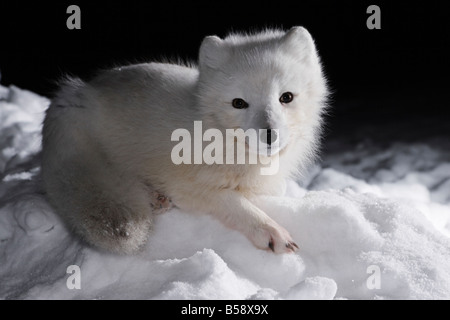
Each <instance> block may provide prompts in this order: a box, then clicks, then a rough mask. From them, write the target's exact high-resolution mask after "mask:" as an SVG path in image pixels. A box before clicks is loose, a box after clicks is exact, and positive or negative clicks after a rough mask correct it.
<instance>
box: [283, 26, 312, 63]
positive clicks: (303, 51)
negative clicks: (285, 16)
mask: <svg viewBox="0 0 450 320" xmlns="http://www.w3.org/2000/svg"><path fill="white" fill-rule="evenodd" d="M281 41H282V43H283V45H284V46H285V47H287V48H288V49H291V50H296V53H298V54H300V55H301V56H302V57H308V56H311V55H315V54H316V47H315V45H314V40H313V38H312V37H311V35H310V34H309V32H308V30H306V29H305V28H303V27H292V28H291V29H290V30H289V31H288V32H286V34H285V35H284V36H283V37H282V39H281Z"/></svg>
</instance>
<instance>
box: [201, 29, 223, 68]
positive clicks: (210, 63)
mask: <svg viewBox="0 0 450 320" xmlns="http://www.w3.org/2000/svg"><path fill="white" fill-rule="evenodd" d="M224 49H225V48H224V43H223V40H222V39H220V38H219V37H217V36H208V37H206V38H205V39H203V42H202V44H201V46H200V53H199V58H198V62H199V65H200V68H203V67H210V68H213V69H215V68H218V67H219V66H220V65H221V64H222V62H223V60H224V59H225V50H224Z"/></svg>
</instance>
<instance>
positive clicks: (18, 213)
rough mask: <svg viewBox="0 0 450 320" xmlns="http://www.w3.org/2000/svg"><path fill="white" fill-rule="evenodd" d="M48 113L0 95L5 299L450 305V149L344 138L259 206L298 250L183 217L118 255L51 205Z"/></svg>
mask: <svg viewBox="0 0 450 320" xmlns="http://www.w3.org/2000/svg"><path fill="white" fill-rule="evenodd" d="M48 104H49V100H48V99H46V98H43V97H40V96H38V95H36V94H34V93H32V92H29V91H25V90H21V89H19V88H17V87H14V86H11V87H9V88H6V87H2V86H0V298H3V299H134V298H138V299H450V148H449V146H448V145H447V146H445V145H444V143H440V144H439V143H435V144H433V143H400V142H397V143H396V142H395V141H391V142H390V143H389V144H388V145H386V146H384V147H381V146H379V145H377V144H372V143H370V141H366V142H361V143H360V144H357V145H352V146H349V145H348V144H346V143H345V142H344V141H339V140H338V141H335V142H334V145H335V148H331V149H332V150H334V151H330V152H328V153H326V154H324V155H323V158H322V161H321V162H319V164H318V165H317V166H315V167H314V168H312V169H311V171H310V174H309V175H308V176H307V177H304V179H303V180H302V182H301V185H300V184H299V183H297V182H294V181H290V182H289V183H288V189H287V193H286V195H285V196H283V197H266V198H263V199H261V206H262V209H264V210H265V211H266V212H267V213H268V214H269V215H270V216H272V217H273V218H274V219H275V220H276V221H278V222H279V223H280V224H281V225H282V226H284V227H285V228H286V229H287V230H288V231H289V232H290V233H291V235H292V236H293V238H294V240H295V241H296V243H297V244H298V245H299V246H300V250H299V251H298V253H296V254H284V255H275V254H273V253H271V252H267V251H262V250H258V249H256V248H254V247H253V246H252V245H251V244H250V242H249V241H248V240H247V239H246V238H245V237H244V236H243V235H241V234H240V233H238V232H236V231H233V230H230V229H227V228H226V227H224V226H223V225H222V224H221V223H220V222H218V221H216V220H215V219H213V218H212V217H209V216H192V215H189V214H187V213H185V212H182V211H180V210H178V209H176V208H175V209H172V210H170V211H169V212H167V213H165V214H163V215H160V216H158V217H157V219H156V222H155V225H154V230H153V232H152V233H151V234H150V235H149V241H148V245H147V246H146V248H145V249H144V250H143V251H142V252H141V253H139V254H137V255H133V256H118V255H113V254H108V253H104V252H100V251H97V250H95V249H93V248H90V247H87V246H86V245H85V244H83V243H82V242H81V241H79V240H78V239H77V238H76V237H75V236H74V235H73V234H72V233H70V232H69V231H68V230H67V229H66V227H65V225H64V224H63V223H62V221H61V220H60V218H59V217H58V215H57V214H56V213H55V212H54V210H53V209H52V208H51V207H50V205H49V204H48V202H47V200H46V198H45V193H44V191H43V190H42V186H41V182H40V178H39V170H40V162H39V151H40V148H41V145H40V144H41V143H40V139H41V136H40V130H41V123H42V120H43V118H44V114H45V109H46V108H47V107H48ZM443 141H445V140H443ZM336 146H337V147H336ZM339 146H341V147H339ZM331 149H330V150H331ZM73 266H78V267H79V269H78V270H75V271H74V269H73V268H74V267H73ZM78 280H80V281H79V282H77V281H78ZM76 283H78V284H79V285H80V289H76V288H73V287H74V285H75V284H76ZM70 288H72V289H70Z"/></svg>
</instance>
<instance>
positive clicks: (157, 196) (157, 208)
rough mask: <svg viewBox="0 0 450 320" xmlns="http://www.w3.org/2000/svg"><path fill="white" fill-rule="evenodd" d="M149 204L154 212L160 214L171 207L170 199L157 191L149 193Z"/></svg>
mask: <svg viewBox="0 0 450 320" xmlns="http://www.w3.org/2000/svg"><path fill="white" fill-rule="evenodd" d="M150 205H151V206H152V208H153V213H154V214H162V213H164V212H166V211H167V210H169V209H170V208H172V207H173V205H172V200H170V198H169V197H167V196H165V195H164V194H162V193H159V192H158V191H153V192H151V193H150Z"/></svg>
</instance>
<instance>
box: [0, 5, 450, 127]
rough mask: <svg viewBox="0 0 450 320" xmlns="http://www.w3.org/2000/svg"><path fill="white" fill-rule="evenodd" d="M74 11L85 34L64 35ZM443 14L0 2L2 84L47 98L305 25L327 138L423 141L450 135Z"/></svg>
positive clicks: (423, 8) (412, 8) (397, 8)
mask: <svg viewBox="0 0 450 320" xmlns="http://www.w3.org/2000/svg"><path fill="white" fill-rule="evenodd" d="M71 4H77V5H79V6H80V8H81V28H82V29H81V30H68V29H67V27H66V20H67V18H68V17H69V14H67V13H66V9H67V7H68V6H69V5H71ZM371 4H376V5H378V6H379V7H380V8H381V30H369V29H368V28H367V27H366V20H367V18H368V17H369V14H367V13H366V9H367V7H368V6H369V5H371ZM446 7H447V6H446V4H445V1H435V0H430V1H420V2H419V1H395V2H394V1H389V2H388V1H349V0H345V1H301V0H296V1H292V0H289V1H274V0H271V1H267V0H260V1H250V2H247V1H245V2H244V1H226V2H225V1H195V2H194V1H192V2H189V1H172V0H166V1H135V0H128V1H123V0H118V1H110V2H106V1H89V2H85V1H75V0H73V1H57V2H56V1H55V2H48V1H47V2H45V1H40V2H33V3H27V2H21V3H16V2H6V1H2V2H1V4H0V30H1V32H0V72H1V76H2V79H1V83H2V84H3V85H10V84H14V85H16V86H19V87H22V88H25V89H29V90H32V91H35V92H38V93H40V94H43V95H47V96H51V94H52V92H53V91H54V90H55V88H56V86H55V81H56V80H58V79H59V78H60V77H61V76H62V75H63V74H65V73H69V74H73V75H78V76H81V77H89V76H90V75H92V74H93V73H94V72H95V71H96V70H98V69H100V68H105V67H111V66H113V65H117V64H122V63H126V64H128V63H134V62H143V61H149V60H153V59H160V58H162V57H181V58H183V59H186V60H194V61H195V60H196V59H197V54H198V47H199V45H200V43H201V40H202V38H203V37H204V36H206V35H211V34H216V35H218V36H221V37H223V36H225V35H226V34H227V33H228V32H230V31H241V30H243V31H248V30H259V29H262V28H264V27H282V28H285V29H288V28H290V27H291V26H295V25H302V26H304V27H306V28H307V29H308V30H309V31H310V33H311V34H312V35H313V37H314V38H315V40H316V45H317V48H318V50H319V53H320V55H321V57H322V61H323V63H324V67H325V72H326V75H327V78H328V80H329V84H330V87H331V89H332V91H333V95H332V98H331V101H330V102H331V105H332V108H331V112H330V116H329V120H328V123H329V128H331V130H338V129H350V130H351V128H352V127H353V126H355V127H356V126H361V125H372V126H378V128H379V129H380V130H382V129H383V126H384V125H386V124H387V123H395V122H397V121H403V122H404V121H410V122H411V123H417V130H416V131H417V132H418V133H420V132H424V131H430V132H434V133H443V132H446V133H447V132H448V131H446V130H447V129H448V127H449V126H450V123H449V119H450V110H449V109H450V108H449V107H448V99H447V95H448V93H449V90H448V87H449V81H448V80H447V79H448V59H449V53H450V52H449V49H448V47H449V45H450V42H449V31H450V27H449V24H450V22H449V20H450V19H449V18H448V17H449V15H450V12H449V11H448V10H447V9H446ZM431 118H432V119H433V120H429V119H431ZM393 134H398V136H401V132H394V133H393Z"/></svg>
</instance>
